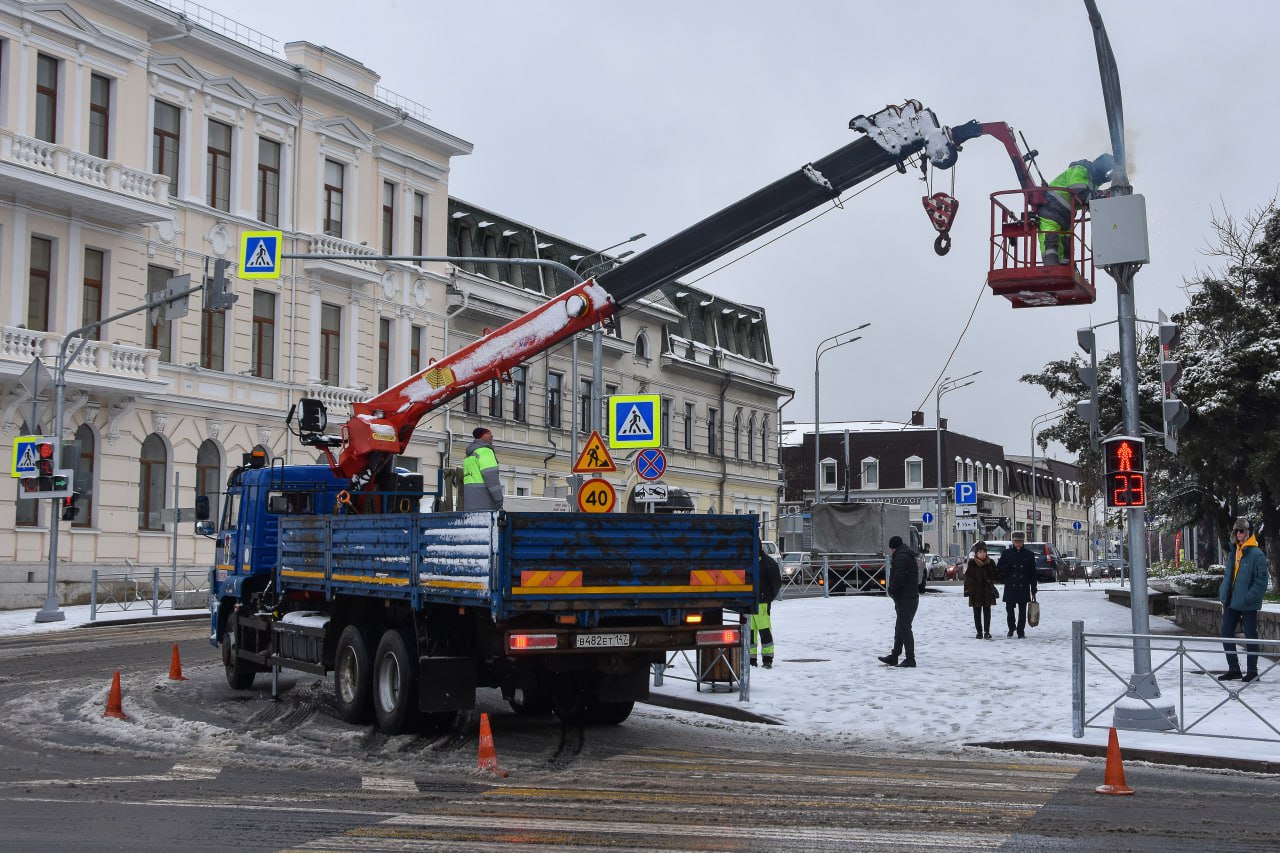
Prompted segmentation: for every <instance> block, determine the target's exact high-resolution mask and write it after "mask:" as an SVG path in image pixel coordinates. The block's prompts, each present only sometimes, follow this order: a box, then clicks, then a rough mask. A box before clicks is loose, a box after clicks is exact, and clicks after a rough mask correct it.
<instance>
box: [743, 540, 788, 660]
mask: <svg viewBox="0 0 1280 853" xmlns="http://www.w3.org/2000/svg"><path fill="white" fill-rule="evenodd" d="M781 590H782V569H780V568H779V567H778V561H777V560H775V559H773V557H770V556H769V555H768V554H766V553H765V551H764V546H763V545H762V546H760V600H759V602H758V603H757V604H756V609H755V612H754V613H752V614H751V620H750V625H749V627H750V630H751V665H752V666H756V665H757V658H756V653H757V651H760V646H761V645H763V646H764V649H763V651H764V668H765V669H772V668H773V621H772V620H771V619H770V618H769V609H770V607H769V605H770V604H771V603H772V601H773V600H774V599H775V598H777V597H778V593H779V592H780V591H781Z"/></svg>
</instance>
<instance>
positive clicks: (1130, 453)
mask: <svg viewBox="0 0 1280 853" xmlns="http://www.w3.org/2000/svg"><path fill="white" fill-rule="evenodd" d="M1145 450H1146V445H1145V443H1144V442H1143V440H1142V439H1140V438H1133V437H1132V436H1127V435H1118V436H1115V437H1113V438H1108V439H1106V440H1104V441H1103V442H1102V467H1103V471H1104V473H1107V474H1115V473H1118V472H1121V471H1124V472H1128V471H1138V472H1142V471H1146V470H1147V466H1146V459H1145V457H1146V453H1145Z"/></svg>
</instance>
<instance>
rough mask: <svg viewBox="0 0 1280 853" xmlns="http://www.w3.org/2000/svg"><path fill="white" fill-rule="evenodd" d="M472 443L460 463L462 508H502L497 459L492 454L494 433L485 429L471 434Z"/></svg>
mask: <svg viewBox="0 0 1280 853" xmlns="http://www.w3.org/2000/svg"><path fill="white" fill-rule="evenodd" d="M471 436H472V438H474V439H475V440H474V441H472V442H471V444H469V445H467V455H466V458H464V459H463V460H462V509H463V510H464V511H465V512H475V511H476V510H493V509H502V481H501V480H500V479H498V456H497V454H495V453H494V452H493V433H492V432H490V431H489V430H488V429H487V428H485V427H476V428H475V429H474V430H472V432H471Z"/></svg>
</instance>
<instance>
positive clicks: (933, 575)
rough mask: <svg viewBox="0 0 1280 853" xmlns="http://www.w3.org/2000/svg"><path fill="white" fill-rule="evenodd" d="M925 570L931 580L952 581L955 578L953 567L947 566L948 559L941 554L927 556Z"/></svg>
mask: <svg viewBox="0 0 1280 853" xmlns="http://www.w3.org/2000/svg"><path fill="white" fill-rule="evenodd" d="M924 568H925V571H926V572H927V573H928V577H929V580H934V581H940V580H950V579H951V577H952V576H953V572H952V571H951V568H952V567H951V566H950V565H948V564H947V558H946V557H944V556H942V555H941V554H925V555H924Z"/></svg>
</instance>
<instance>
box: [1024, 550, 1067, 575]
mask: <svg viewBox="0 0 1280 853" xmlns="http://www.w3.org/2000/svg"><path fill="white" fill-rule="evenodd" d="M1026 547H1027V549H1028V550H1029V551H1031V553H1033V554H1035V555H1036V582H1037V583H1054V582H1056V581H1057V580H1058V572H1059V571H1061V570H1062V556H1061V555H1060V554H1059V553H1058V549H1057V548H1055V547H1054V546H1052V545H1050V544H1049V543H1048V542H1028V543H1027V544H1026ZM1065 578H1066V576H1065V575H1063V579H1065Z"/></svg>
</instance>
